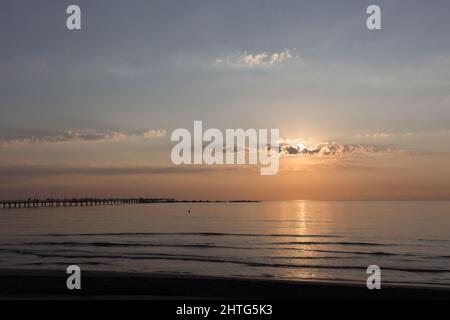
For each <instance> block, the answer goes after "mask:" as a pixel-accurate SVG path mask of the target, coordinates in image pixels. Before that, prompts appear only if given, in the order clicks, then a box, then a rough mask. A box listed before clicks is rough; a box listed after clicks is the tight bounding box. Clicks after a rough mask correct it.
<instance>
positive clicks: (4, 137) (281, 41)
mask: <svg viewBox="0 0 450 320" xmlns="http://www.w3.org/2000/svg"><path fill="white" fill-rule="evenodd" d="M70 4H77V5H79V6H80V8H81V19H82V20H81V21H82V22H81V23H82V29H81V30H76V31H69V30H67V28H66V18H67V14H66V13H65V11H66V8H67V6H68V5H70ZM370 4H377V5H379V6H380V8H381V23H382V29H381V30H368V29H367V28H366V18H367V14H366V8H367V7H368V6H369V5H370ZM449 29H450V3H449V2H448V1H439V0H437V1H433V2H432V3H430V2H427V1H414V0H412V1H406V0H392V1H363V0H358V1H299V0H292V1H289V0H280V1H268V0H248V1H237V0H227V1H219V0H212V1H211V0H209V1H207V0H186V1H172V0H164V1H163V0H161V1H154V0H152V1H137V0H133V1H111V0H109V1H103V0H97V1H76V2H73V1H46V0H42V1H22V0H15V1H10V0H5V1H2V2H1V3H0V43H1V50H0V181H1V183H0V198H4V199H9V198H24V197H25V198H26V197H56V196H85V195H95V196H155V197H175V198H179V199H186V198H195V199H236V198H246V199H261V200H284V199H286V200H287V199H320V200H322V199H323V200H327V199H328V200H337V199H345V200H366V199H377V200H378V199H402V200H403V199H420V200H422V199H450V166H449V165H448V163H449V160H450V148H449V145H450V144H449V142H450V41H449V40H450V39H449V38H450V36H449ZM194 120H202V121H203V123H204V126H206V127H209V128H219V129H221V130H224V129H226V128H244V129H246V128H278V129H280V136H281V137H282V139H283V141H284V143H285V144H286V145H287V146H291V147H293V149H292V148H291V149H286V150H291V151H290V152H286V153H285V154H283V155H282V158H281V160H280V172H279V173H278V174H277V175H275V176H260V174H259V169H258V168H254V167H252V166H225V165H223V166H218V165H215V166H188V165H183V166H175V165H173V164H172V163H171V160H170V151H171V148H172V147H173V146H174V143H173V142H171V141H170V135H171V132H172V131H173V130H174V129H176V128H187V129H189V130H192V128H193V121H194ZM302 148H305V150H319V151H317V152H313V153H312V154H308V155H305V154H304V153H302V152H298V150H299V149H300V150H301V149H302ZM325 148H328V149H330V148H331V149H332V150H335V151H333V152H331V153H330V152H323V150H325ZM328 149H327V150H328ZM296 150H297V151H296ZM320 150H322V151H321V152H320Z"/></svg>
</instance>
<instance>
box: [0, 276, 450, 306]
mask: <svg viewBox="0 0 450 320" xmlns="http://www.w3.org/2000/svg"><path fill="white" fill-rule="evenodd" d="M67 277H68V275H67V274H66V273H65V272H62V271H45V270H0V299H2V300H4V299H43V300H46V299H107V300H110V299H120V300H122V299H154V300H165V299H167V300H189V299H201V300H205V299H206V300H209V299H212V300H217V299H218V300H222V299H244V300H245V299H250V300H265V299H270V300H311V299H312V300H321V299H333V300H335V299H338V300H346V299H349V300H355V299H356V300H371V299H389V300H392V299H394V300H403V299H450V290H449V289H448V288H439V287H434V288H432V287H420V286H395V285H389V286H388V285H386V286H383V287H382V289H380V290H368V289H367V287H366V286H365V284H350V283H336V282H335V283H332V282H320V281H290V280H270V279H244V278H227V277H207V276H194V275H172V274H156V273H125V272H100V271H86V272H83V273H82V282H81V283H82V284H81V289H80V290H68V289H67V287H66V279H67Z"/></svg>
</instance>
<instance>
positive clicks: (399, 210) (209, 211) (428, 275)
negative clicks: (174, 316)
mask: <svg viewBox="0 0 450 320" xmlns="http://www.w3.org/2000/svg"><path fill="white" fill-rule="evenodd" d="M188 210H190V213H188ZM71 264H77V265H79V266H80V267H81V269H82V270H107V271H130V272H164V273H177V274H180V273H181V274H194V275H215V276H231V277H256V278H274V279H298V280H300V279H301V280H326V281H346V282H358V283H365V281H366V279H367V277H368V275H367V274H366V269H367V267H368V266H369V265H378V266H379V267H380V268H381V276H382V283H396V284H416V285H427V286H432V285H441V286H447V287H449V286H450V202H445V201H438V202H408V201H399V202H394V201H388V202H378V201H374V202H372V201H360V202H359V201H348V202H345V201H324V202H320V201H286V202H261V203H210V204H206V203H204V204H194V203H184V204H181V203H179V204H138V205H122V206H98V207H72V208H40V209H17V210H16V209H11V210H0V269H19V268H20V269H56V270H65V268H66V267H67V266H68V265H71ZM0 273H1V271H0Z"/></svg>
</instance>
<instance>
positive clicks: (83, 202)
mask: <svg viewBox="0 0 450 320" xmlns="http://www.w3.org/2000/svg"><path fill="white" fill-rule="evenodd" d="M234 202H259V201H254V200H229V201H227V200H176V199H165V198H63V199H50V198H49V199H26V200H0V208H3V209H20V208H49V207H92V206H113V205H126V204H146V203H234Z"/></svg>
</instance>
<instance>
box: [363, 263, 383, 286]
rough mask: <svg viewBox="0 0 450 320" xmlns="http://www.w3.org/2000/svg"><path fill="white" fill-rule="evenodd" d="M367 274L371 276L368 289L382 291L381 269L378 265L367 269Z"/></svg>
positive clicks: (368, 280)
mask: <svg viewBox="0 0 450 320" xmlns="http://www.w3.org/2000/svg"><path fill="white" fill-rule="evenodd" d="M366 272H367V274H370V276H369V277H368V278H367V281H366V285H367V289H369V290H373V289H377V290H379V289H381V269H380V267H379V266H377V265H374V264H373V265H371V266H368V267H367V271H366Z"/></svg>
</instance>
